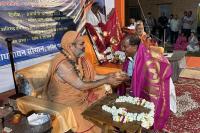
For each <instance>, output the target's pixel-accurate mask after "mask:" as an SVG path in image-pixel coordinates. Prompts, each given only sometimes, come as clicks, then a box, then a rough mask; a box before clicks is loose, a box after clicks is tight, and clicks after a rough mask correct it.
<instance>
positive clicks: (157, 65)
mask: <svg viewBox="0 0 200 133" xmlns="http://www.w3.org/2000/svg"><path fill="white" fill-rule="evenodd" d="M171 74H172V71H171V66H170V63H169V61H168V60H167V59H166V58H165V57H164V56H162V55H161V54H158V53H156V52H153V51H151V50H149V49H147V48H146V47H145V46H144V44H140V46H139V49H138V51H137V57H136V60H135V66H134V72H133V78H132V84H131V89H132V91H133V96H135V97H140V98H144V99H146V100H148V101H151V102H153V103H154V104H155V115H154V129H155V130H161V129H162V128H163V127H164V125H165V123H166V122H167V120H168V117H169V113H170V108H169V79H170V76H171Z"/></svg>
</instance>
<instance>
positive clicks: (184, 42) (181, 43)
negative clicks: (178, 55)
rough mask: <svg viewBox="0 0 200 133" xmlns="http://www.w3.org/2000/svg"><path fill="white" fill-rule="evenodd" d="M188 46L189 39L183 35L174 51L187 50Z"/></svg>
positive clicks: (179, 37)
mask: <svg viewBox="0 0 200 133" xmlns="http://www.w3.org/2000/svg"><path fill="white" fill-rule="evenodd" d="M187 45H188V43H187V38H186V37H185V36H184V33H181V34H180V35H179V36H178V38H177V40H176V43H175V45H174V50H186V48H187Z"/></svg>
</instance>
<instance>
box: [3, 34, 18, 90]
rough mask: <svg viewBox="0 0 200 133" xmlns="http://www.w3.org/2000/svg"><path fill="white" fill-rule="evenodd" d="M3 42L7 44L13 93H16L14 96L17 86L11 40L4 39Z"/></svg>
mask: <svg viewBox="0 0 200 133" xmlns="http://www.w3.org/2000/svg"><path fill="white" fill-rule="evenodd" d="M5 41H6V42H7V46H8V52H9V57H10V64H11V68H12V76H13V80H14V85H15V92H16V94H18V86H17V83H16V80H15V63H14V58H13V49H12V39H11V38H6V39H5Z"/></svg>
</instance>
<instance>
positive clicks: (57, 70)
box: [43, 31, 127, 133]
mask: <svg viewBox="0 0 200 133" xmlns="http://www.w3.org/2000/svg"><path fill="white" fill-rule="evenodd" d="M61 46H62V48H63V50H62V52H61V53H60V54H58V55H57V56H56V57H54V59H53V60H52V63H51V67H50V70H49V76H48V81H47V82H46V83H47V84H46V87H45V88H44V90H43V96H47V98H48V100H50V101H52V102H57V103H60V104H63V105H66V106H70V107H71V109H72V111H73V114H74V117H75V120H76V122H77V127H76V128H75V129H76V130H75V131H73V132H87V133H100V132H101V130H100V129H99V128H98V127H96V126H95V125H94V124H93V123H91V122H89V121H87V120H85V119H84V118H83V116H82V115H81V113H82V112H83V111H84V110H85V109H87V108H88V107H89V106H90V105H91V104H92V103H94V102H95V101H97V100H98V99H99V98H101V97H102V96H104V95H105V94H106V93H108V92H107V90H106V89H105V88H103V87H100V86H102V85H104V84H110V85H112V86H117V85H119V84H121V83H122V82H123V81H125V80H126V79H127V76H126V74H122V73H113V74H108V75H105V76H103V77H101V78H99V79H97V78H96V76H95V71H94V69H93V67H92V65H91V64H90V62H89V61H88V60H87V59H86V58H84V56H83V55H84V50H85V46H84V42H83V38H82V37H81V36H79V33H78V32H76V31H68V32H67V33H65V34H64V36H63V38H62V40H61Z"/></svg>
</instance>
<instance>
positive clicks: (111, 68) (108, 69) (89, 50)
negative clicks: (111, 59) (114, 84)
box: [84, 36, 121, 75]
mask: <svg viewBox="0 0 200 133" xmlns="http://www.w3.org/2000/svg"><path fill="white" fill-rule="evenodd" d="M84 42H85V57H86V59H88V60H89V61H90V62H91V64H92V65H93V67H94V69H95V71H96V73H97V74H100V75H101V74H109V73H114V72H119V71H121V67H120V65H114V64H111V63H108V65H100V64H99V62H98V60H97V57H96V54H95V51H94V49H93V47H92V44H91V43H90V39H89V37H88V36H84Z"/></svg>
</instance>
